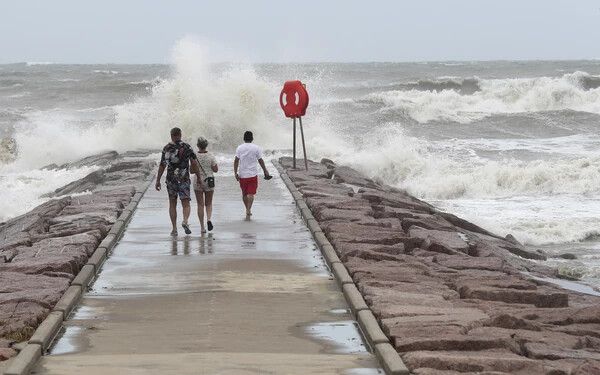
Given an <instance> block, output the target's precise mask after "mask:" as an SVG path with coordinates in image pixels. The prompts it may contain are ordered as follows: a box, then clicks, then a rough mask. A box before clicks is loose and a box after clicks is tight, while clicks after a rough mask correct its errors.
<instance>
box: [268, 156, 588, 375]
mask: <svg viewBox="0 0 600 375" xmlns="http://www.w3.org/2000/svg"><path fill="white" fill-rule="evenodd" d="M280 164H281V165H282V166H283V167H284V168H285V169H286V172H287V174H288V176H289V177H290V179H291V180H292V181H293V183H294V184H295V186H296V187H297V188H298V190H299V191H300V193H301V194H302V196H303V199H304V201H305V202H306V204H307V206H308V208H309V209H310V210H311V212H312V214H313V216H314V217H315V218H316V219H317V221H318V224H319V226H320V228H321V231H322V232H323V233H324V234H325V235H326V237H327V238H328V240H329V241H330V242H331V244H332V245H333V247H334V248H335V250H336V252H337V254H338V256H339V258H340V259H341V260H342V262H343V263H344V265H345V266H346V268H347V269H348V272H349V273H350V275H351V276H352V279H353V281H354V283H355V284H356V286H357V288H358V289H359V291H360V292H361V293H362V295H363V297H364V299H365V301H366V302H367V304H368V305H369V308H370V309H371V310H372V311H373V313H374V315H375V317H376V318H377V321H378V323H379V325H380V326H381V328H382V330H383V331H384V332H385V334H386V335H387V336H388V338H389V339H390V342H391V344H392V345H393V346H394V347H395V349H396V350H397V351H398V353H399V354H400V356H401V357H402V359H403V360H404V362H405V364H406V365H407V367H408V368H409V369H410V370H411V372H412V373H414V374H458V373H490V374H491V373H493V374H600V297H597V296H593V295H588V294H582V293H579V292H576V291H571V290H565V289H561V288H560V287H558V286H556V285H554V284H552V283H548V282H543V281H539V280H536V279H533V278H532V277H531V275H533V276H537V277H544V278H558V277H559V275H558V273H557V271H556V270H555V269H553V268H550V267H547V266H545V265H544V260H545V256H544V255H543V254H540V253H538V252H532V251H528V250H527V249H526V248H525V247H523V246H521V245H520V244H519V243H518V242H517V241H516V240H514V238H512V236H507V237H506V238H503V237H500V236H498V235H495V234H493V233H490V232H489V231H487V230H485V229H483V228H480V227H478V226H477V225H475V224H473V223H470V222H467V221H465V220H463V219H461V218H458V217H456V216H454V215H452V214H449V213H445V212H441V211H439V210H438V209H436V208H435V207H433V206H431V205H429V204H427V203H426V202H423V201H420V200H418V199H416V198H414V197H412V196H410V195H408V194H407V193H406V192H403V191H401V190H398V189H394V188H392V187H389V186H385V185H383V184H379V183H377V182H376V181H373V180H371V179H368V178H365V177H364V176H363V175H361V174H360V173H358V172H357V171H355V170H353V169H351V168H348V167H344V166H337V165H336V164H335V163H334V162H333V161H331V160H327V159H324V160H322V162H321V163H315V162H310V163H309V170H308V171H305V170H293V169H292V161H291V158H281V159H280Z"/></svg>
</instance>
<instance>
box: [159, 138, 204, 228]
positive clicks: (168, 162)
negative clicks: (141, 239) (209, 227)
mask: <svg viewBox="0 0 600 375" xmlns="http://www.w3.org/2000/svg"><path fill="white" fill-rule="evenodd" d="M190 166H191V167H192V170H193V173H194V174H196V177H197V178H198V175H199V166H198V161H197V160H196V153H194V149H192V146H190V145H189V144H187V143H185V142H183V141H182V140H181V129H179V128H173V129H171V142H169V143H168V144H167V145H166V146H165V147H164V148H163V150H162V155H161V158H160V165H159V167H158V174H157V176H156V184H155V185H154V187H155V188H156V190H158V191H160V190H161V185H160V179H161V177H162V175H163V172H164V171H165V169H166V170H167V177H166V179H165V183H166V185H167V192H168V194H169V216H170V218H171V224H172V225H173V230H172V231H171V236H177V197H179V199H180V200H181V206H182V207H183V221H182V223H181V226H182V227H183V229H184V230H185V233H186V234H191V233H192V231H191V230H190V227H189V225H188V218H189V217H190V200H191V196H190V185H191V182H190Z"/></svg>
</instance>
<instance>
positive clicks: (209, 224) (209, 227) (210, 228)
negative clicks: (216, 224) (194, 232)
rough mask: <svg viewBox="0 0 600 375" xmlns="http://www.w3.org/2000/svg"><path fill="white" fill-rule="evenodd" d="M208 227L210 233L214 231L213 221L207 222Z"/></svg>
mask: <svg viewBox="0 0 600 375" xmlns="http://www.w3.org/2000/svg"><path fill="white" fill-rule="evenodd" d="M206 226H207V227H208V231H209V232H210V231H211V230H213V225H212V221H210V220H209V221H207V222H206Z"/></svg>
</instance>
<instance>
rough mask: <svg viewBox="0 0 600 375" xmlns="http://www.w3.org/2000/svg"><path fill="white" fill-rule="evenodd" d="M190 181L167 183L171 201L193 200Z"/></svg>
mask: <svg viewBox="0 0 600 375" xmlns="http://www.w3.org/2000/svg"><path fill="white" fill-rule="evenodd" d="M190 186H191V184H190V181H185V182H179V181H167V192H168V193H169V199H177V196H178V195H179V199H181V200H185V199H191V196H190Z"/></svg>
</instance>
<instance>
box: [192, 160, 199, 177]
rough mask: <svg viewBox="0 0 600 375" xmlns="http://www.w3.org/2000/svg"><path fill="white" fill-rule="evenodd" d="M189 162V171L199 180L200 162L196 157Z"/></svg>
mask: <svg viewBox="0 0 600 375" xmlns="http://www.w3.org/2000/svg"><path fill="white" fill-rule="evenodd" d="M191 162H192V163H191V166H190V172H192V173H193V174H195V175H196V178H197V179H198V181H200V163H199V162H198V159H192V160H191Z"/></svg>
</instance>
